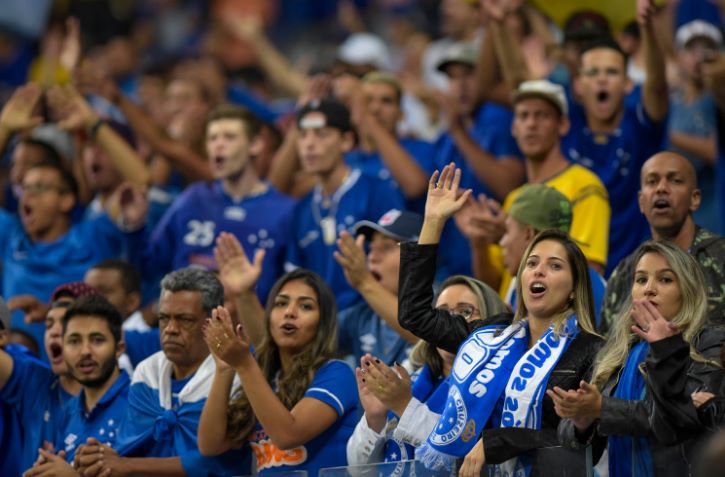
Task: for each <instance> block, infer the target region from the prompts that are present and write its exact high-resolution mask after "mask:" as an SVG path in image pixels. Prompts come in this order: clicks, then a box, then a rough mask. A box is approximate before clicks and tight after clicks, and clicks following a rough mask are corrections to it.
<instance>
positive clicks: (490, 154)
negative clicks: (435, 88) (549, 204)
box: [435, 45, 524, 279]
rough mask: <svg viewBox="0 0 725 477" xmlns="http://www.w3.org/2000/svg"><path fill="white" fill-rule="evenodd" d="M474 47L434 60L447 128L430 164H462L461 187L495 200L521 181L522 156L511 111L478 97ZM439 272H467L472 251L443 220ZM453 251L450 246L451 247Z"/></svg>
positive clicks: (456, 48)
mask: <svg viewBox="0 0 725 477" xmlns="http://www.w3.org/2000/svg"><path fill="white" fill-rule="evenodd" d="M475 64H476V52H475V50H474V49H473V48H472V47H470V46H466V45H453V46H452V47H451V48H450V50H449V51H448V54H447V55H446V56H445V57H444V58H443V60H442V61H441V62H440V64H439V65H438V70H439V71H441V72H443V73H445V74H446V76H447V77H448V92H447V95H446V96H444V98H443V101H442V106H443V111H444V113H445V115H446V118H447V120H448V132H446V133H445V134H443V135H442V136H441V137H440V139H439V140H438V144H437V148H438V155H437V158H436V163H435V167H436V168H437V169H438V170H441V169H443V167H444V166H445V165H446V164H449V163H451V162H455V163H456V167H459V168H461V172H462V174H461V187H464V188H466V189H473V193H474V197H475V196H478V195H479V194H484V195H486V196H488V197H492V198H494V199H496V200H499V201H501V200H503V199H504V198H505V197H506V195H507V194H508V193H509V192H510V191H511V190H513V189H514V188H515V187H517V186H518V185H520V184H521V183H522V182H523V181H524V162H523V160H522V159H521V153H520V152H519V150H518V147H517V145H516V141H515V140H514V138H513V137H512V136H511V129H510V126H511V120H512V117H513V116H512V114H511V112H510V111H509V110H507V109H506V108H503V107H500V106H496V105H494V104H493V103H491V102H486V103H483V104H479V103H478V98H477V88H476V81H477V77H476V75H475V70H474V68H475ZM441 245H442V246H441V252H442V253H441V255H440V257H439V266H438V277H439V278H440V279H444V278H445V277H446V276H449V275H454V274H464V275H471V274H472V270H471V255H470V252H469V249H468V246H467V242H466V239H465V238H464V237H463V235H462V234H461V232H460V231H459V230H458V228H457V227H456V224H455V223H454V222H452V221H451V222H449V223H448V224H446V228H445V229H444V231H443V235H442V237H441ZM454 251H455V252H454Z"/></svg>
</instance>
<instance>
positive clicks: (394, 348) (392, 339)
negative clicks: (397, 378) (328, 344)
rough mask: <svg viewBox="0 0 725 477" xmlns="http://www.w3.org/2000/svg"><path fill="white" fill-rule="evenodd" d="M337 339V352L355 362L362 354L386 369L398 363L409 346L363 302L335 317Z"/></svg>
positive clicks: (402, 359)
mask: <svg viewBox="0 0 725 477" xmlns="http://www.w3.org/2000/svg"><path fill="white" fill-rule="evenodd" d="M337 338H338V346H337V349H338V351H339V352H340V353H343V354H351V355H353V356H354V357H355V362H356V363H358V362H360V358H362V357H363V355H365V354H366V353H370V354H372V355H373V356H375V357H376V358H379V359H380V360H381V361H382V362H384V363H385V364H387V365H388V366H392V365H393V363H395V362H398V363H402V362H403V361H405V360H406V359H407V358H408V353H409V352H410V346H411V345H410V343H408V342H407V341H406V340H405V339H404V338H403V337H402V336H400V333H398V332H397V331H395V330H394V329H393V328H391V327H390V326H389V325H388V324H387V323H386V322H385V320H383V319H382V318H380V317H379V316H378V315H377V314H376V313H375V311H373V309H372V308H370V305H368V304H367V303H366V302H364V301H363V302H360V303H358V304H356V305H353V306H351V307H349V308H345V309H344V310H342V311H341V312H339V313H338V314H337Z"/></svg>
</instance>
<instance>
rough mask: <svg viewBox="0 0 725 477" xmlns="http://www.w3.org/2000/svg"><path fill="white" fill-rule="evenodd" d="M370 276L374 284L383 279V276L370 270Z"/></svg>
mask: <svg viewBox="0 0 725 477" xmlns="http://www.w3.org/2000/svg"><path fill="white" fill-rule="evenodd" d="M370 275H372V276H373V278H374V279H375V281H376V282H379V281H380V280H382V279H383V276H382V275H380V273H379V272H376V271H373V270H370Z"/></svg>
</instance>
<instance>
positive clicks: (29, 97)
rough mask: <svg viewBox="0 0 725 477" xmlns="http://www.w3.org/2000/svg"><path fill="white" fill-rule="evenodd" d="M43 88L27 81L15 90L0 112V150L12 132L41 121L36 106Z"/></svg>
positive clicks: (23, 129)
mask: <svg viewBox="0 0 725 477" xmlns="http://www.w3.org/2000/svg"><path fill="white" fill-rule="evenodd" d="M42 95H43V90H42V89H41V88H40V86H39V85H37V84H35V83H28V84H26V85H23V86H20V87H19V88H18V89H16V90H15V92H14V93H13V95H12V96H11V97H10V99H9V100H8V101H7V103H5V106H3V109H2V111H1V112H0V152H2V151H4V150H5V146H7V144H8V142H9V141H10V138H12V136H13V134H16V133H18V132H20V131H25V130H30V129H32V128H34V127H35V126H38V125H40V124H41V123H42V122H43V118H42V117H41V116H38V115H37V114H36V108H37V106H38V102H39V101H40V97H41V96H42Z"/></svg>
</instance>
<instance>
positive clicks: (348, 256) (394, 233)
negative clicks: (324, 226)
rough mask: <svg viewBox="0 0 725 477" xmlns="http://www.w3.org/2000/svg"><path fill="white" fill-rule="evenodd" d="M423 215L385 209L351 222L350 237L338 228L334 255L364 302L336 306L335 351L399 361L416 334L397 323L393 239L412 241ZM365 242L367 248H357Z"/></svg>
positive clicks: (356, 359)
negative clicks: (338, 308)
mask: <svg viewBox="0 0 725 477" xmlns="http://www.w3.org/2000/svg"><path fill="white" fill-rule="evenodd" d="M422 225H423V217H422V216H420V215H419V214H416V213H414V212H407V211H400V210H396V209H393V210H389V211H387V212H386V213H385V214H384V215H383V216H382V217H380V219H379V220H378V221H377V222H372V221H369V220H363V221H360V222H358V223H357V224H355V227H354V229H353V233H354V234H356V235H357V238H356V239H353V237H352V235H351V234H349V233H348V232H342V233H341V234H340V238H339V239H338V241H337V244H338V249H339V250H338V252H336V253H335V259H337V262H338V263H339V264H340V265H341V266H342V268H343V271H344V272H345V278H346V279H347V281H348V283H350V285H351V286H352V287H353V288H355V289H356V290H357V291H359V292H360V294H361V295H362V297H363V298H364V300H365V301H363V302H361V303H358V304H356V305H353V306H351V307H349V308H346V309H344V310H341V311H340V312H339V313H338V315H337V320H338V328H337V334H338V351H340V352H341V353H343V354H351V355H352V356H353V358H354V362H355V363H358V362H359V361H360V358H361V357H362V356H363V355H364V354H366V353H370V354H372V355H373V356H376V357H378V358H380V360H382V361H383V362H384V363H385V364H387V365H389V366H392V365H393V363H395V362H398V363H402V362H403V361H405V360H406V359H407V358H408V353H409V352H410V346H411V344H414V343H416V342H417V341H418V338H417V337H416V336H414V335H412V334H411V333H409V332H408V331H406V330H405V329H403V328H401V326H400V324H398V272H399V271H400V247H399V246H398V243H399V242H415V241H417V240H418V234H419V233H420V228H421V226H422ZM364 241H367V243H368V248H369V252H368V254H367V256H366V255H365V250H364V248H363V245H364Z"/></svg>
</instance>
